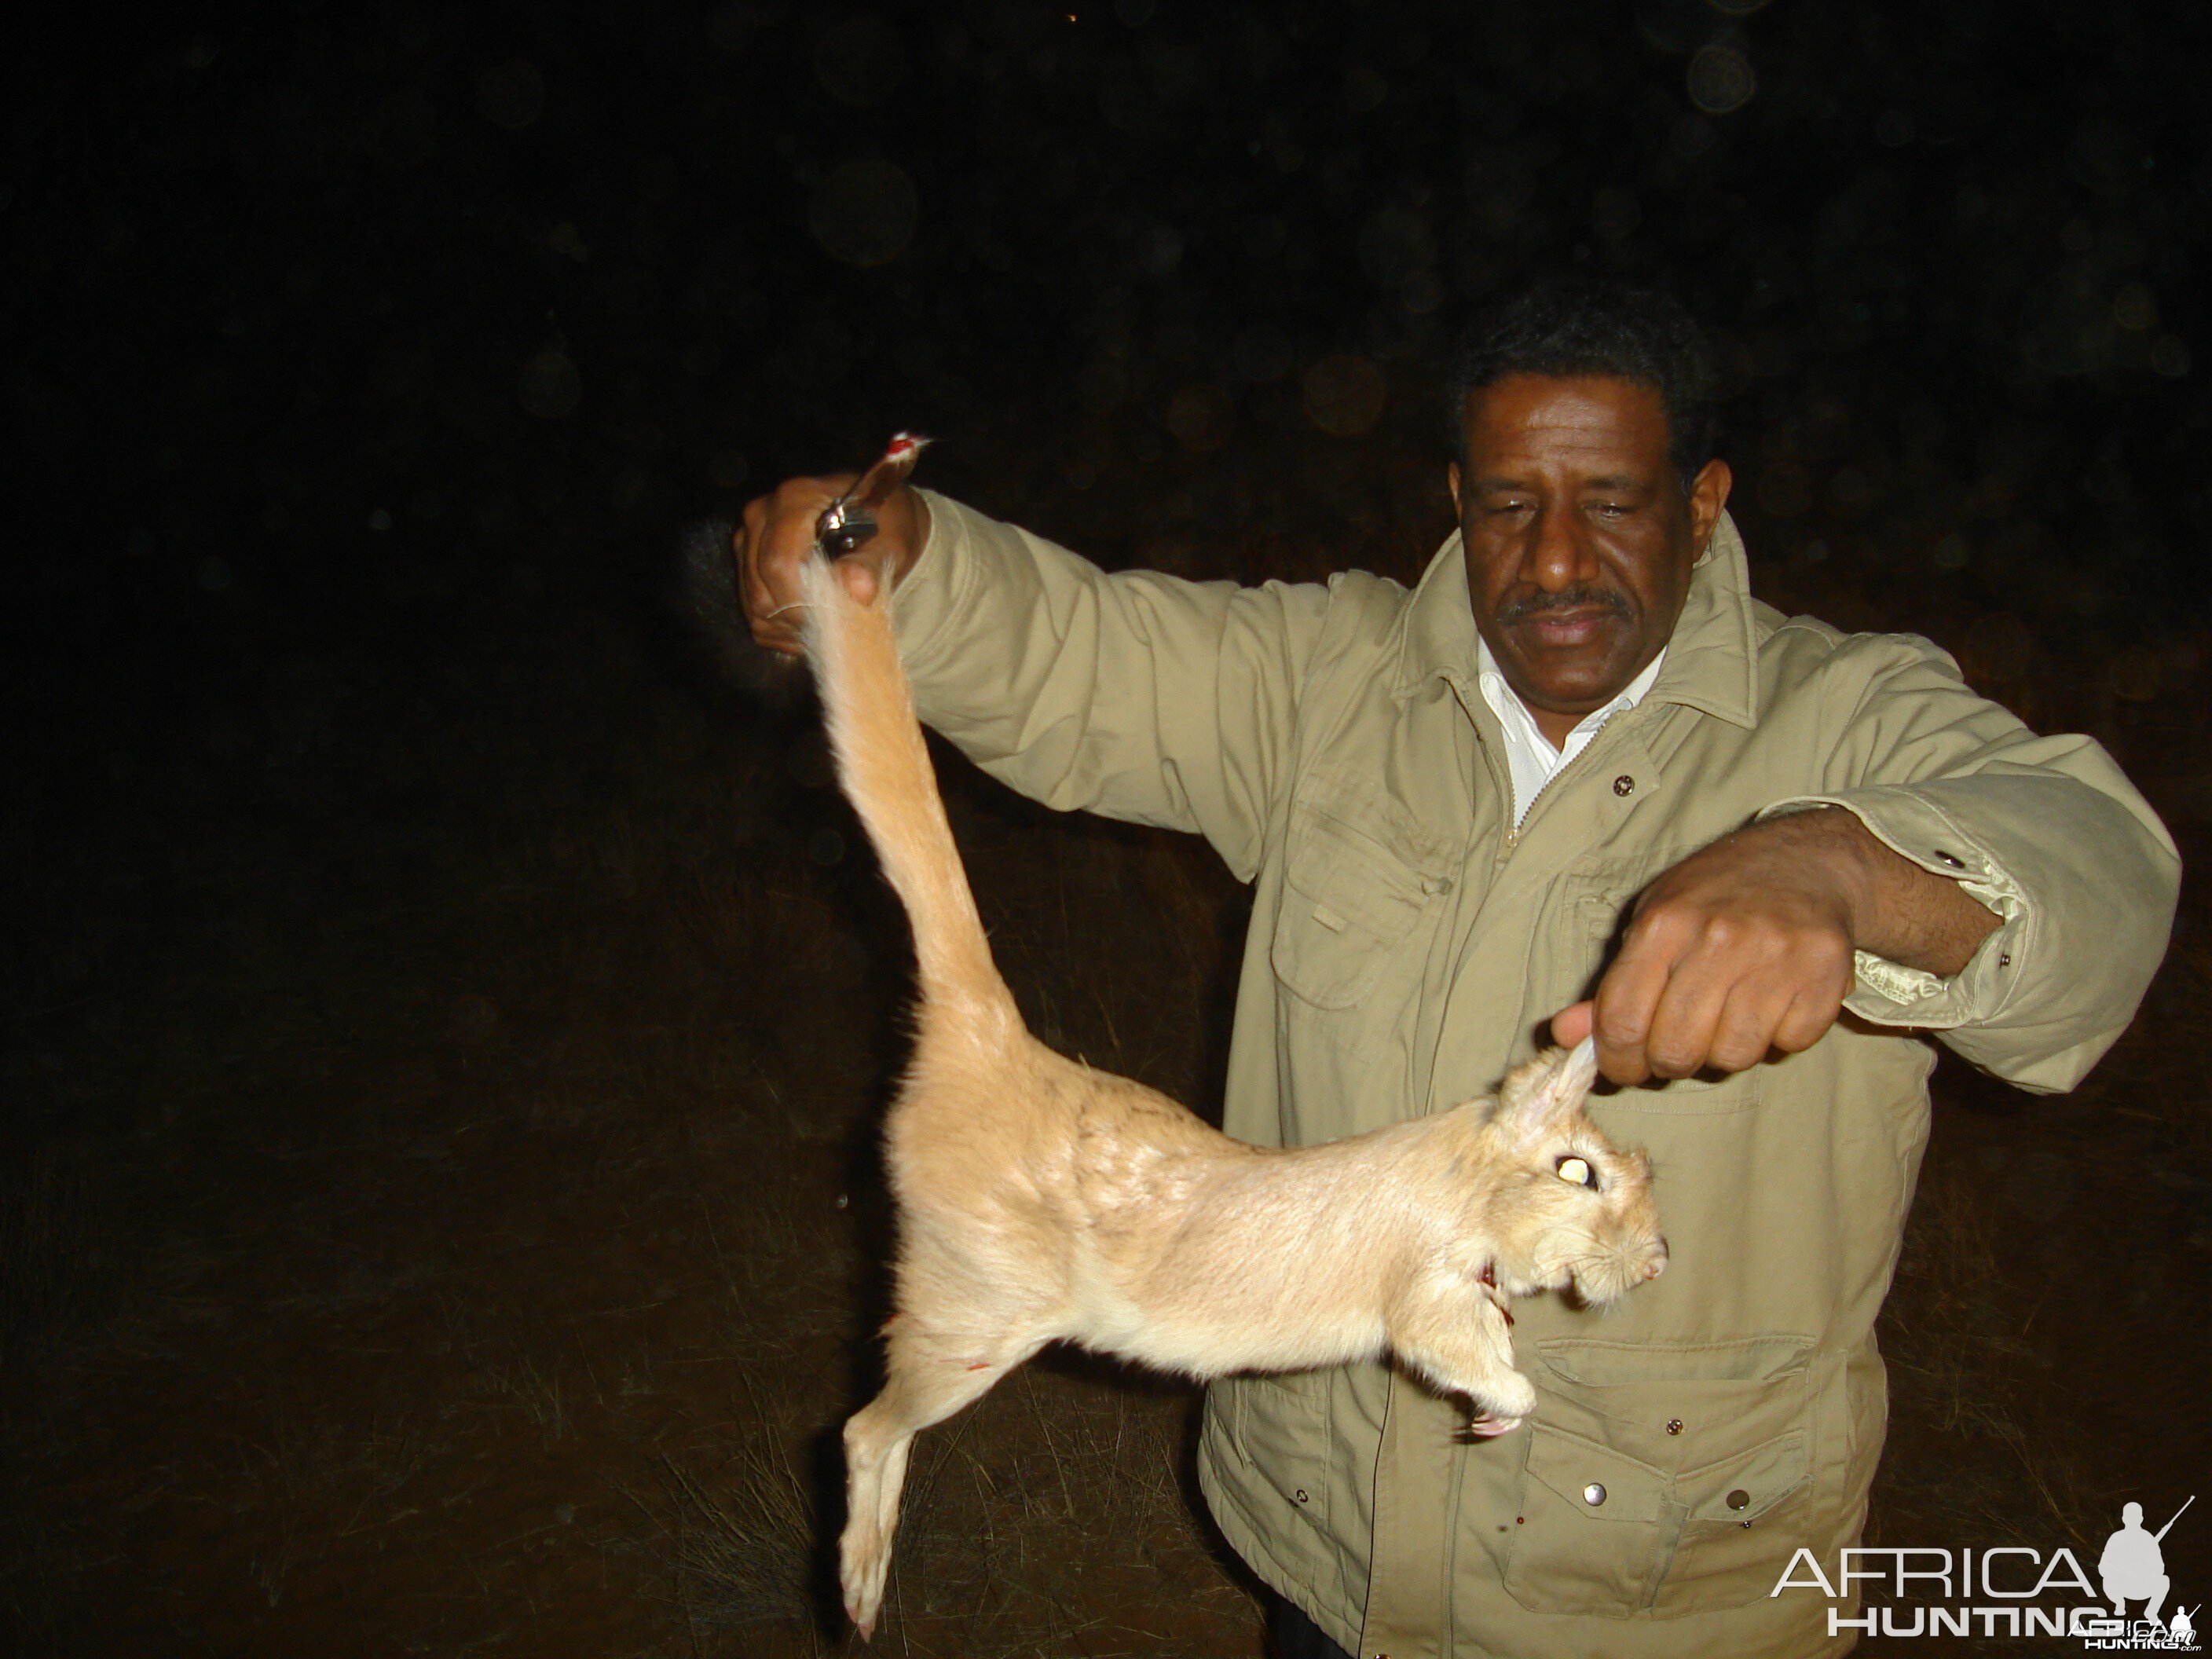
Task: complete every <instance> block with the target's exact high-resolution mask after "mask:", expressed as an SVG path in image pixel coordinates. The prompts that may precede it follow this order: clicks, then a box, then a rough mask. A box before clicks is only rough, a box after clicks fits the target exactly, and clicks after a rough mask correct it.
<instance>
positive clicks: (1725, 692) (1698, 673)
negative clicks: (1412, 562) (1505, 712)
mask: <svg viewBox="0 0 2212 1659" xmlns="http://www.w3.org/2000/svg"><path fill="white" fill-rule="evenodd" d="M1403 614H1404V619H1403V621H1402V622H1401V624H1400V626H1401V629H1402V640H1401V645H1400V647H1399V653H1398V684H1397V687H1396V690H1397V694H1398V696H1401V697H1406V696H1412V695H1413V693H1414V692H1415V691H1417V690H1419V689H1420V688H1421V687H1422V686H1423V685H1425V684H1427V683H1428V682H1429V681H1430V680H1431V679H1438V678H1441V679H1443V680H1444V681H1446V682H1447V683H1449V684H1450V685H1451V686H1453V688H1454V689H1455V690H1457V691H1458V692H1459V693H1460V695H1461V696H1462V699H1467V698H1473V697H1477V696H1480V691H1479V690H1477V688H1476V685H1475V642H1476V640H1477V638H1478V635H1476V633H1475V631H1474V606H1473V605H1471V604H1469V603H1468V593H1467V562H1466V560H1465V558H1464V556H1462V553H1461V550H1460V539H1459V532H1457V531H1456V530H1455V531H1454V532H1452V533H1451V535H1450V536H1449V538H1447V539H1446V540H1445V542H1444V544H1443V547H1442V548H1441V549H1439V550H1438V551H1437V556H1436V557H1435V558H1433V559H1431V560H1430V561H1429V568H1428V569H1427V570H1426V571H1425V572H1424V573H1423V574H1422V576H1421V580H1420V583H1419V586H1416V587H1415V588H1414V589H1413V598H1412V599H1408V600H1407V603H1406V609H1405V611H1404V613H1403ZM1644 701H1645V702H1675V703H1680V704H1682V705H1683V706H1685V707H1686V708H1696V709H1699V710H1702V711H1703V712H1704V713H1705V714H1713V715H1717V716H1718V717H1719V718H1720V719H1722V720H1728V721H1729V722H1730V723H1732V724H1734V725H1736V726H1745V727H1751V726H1757V725H1758V724H1759V650H1758V633H1757V630H1756V629H1755V627H1754V625H1753V615H1752V608H1751V574H1750V572H1749V571H1748V570H1747V568H1745V565H1744V556H1743V538H1742V537H1741V535H1739V534H1737V532H1736V527H1735V520H1733V519H1731V518H1730V517H1729V515H1728V514H1727V513H1722V514H1721V521H1720V523H1719V524H1717V525H1716V526H1714V527H1713V536H1712V540H1711V542H1709V543H1707V544H1706V546H1705V553H1704V555H1703V556H1702V557H1700V558H1699V560H1698V562H1697V565H1696V567H1695V568H1693V569H1692V572H1691V574H1690V592H1689V593H1688V595H1687V597H1686V598H1685V599H1684V600H1683V602H1682V614H1681V615H1680V617H1677V618H1676V619H1675V623H1674V635H1673V637H1672V638H1671V639H1669V641H1668V645H1667V661H1666V664H1665V665H1664V666H1663V667H1662V668H1661V669H1660V671H1659V678H1658V681H1657V683H1656V684H1654V685H1653V686H1652V688H1651V690H1650V694H1649V695H1648V696H1646V697H1645V699H1644Z"/></svg>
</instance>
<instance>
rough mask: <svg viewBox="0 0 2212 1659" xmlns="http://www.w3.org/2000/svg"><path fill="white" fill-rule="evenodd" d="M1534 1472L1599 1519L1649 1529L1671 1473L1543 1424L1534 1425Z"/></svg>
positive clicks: (1534, 1476)
mask: <svg viewBox="0 0 2212 1659" xmlns="http://www.w3.org/2000/svg"><path fill="white" fill-rule="evenodd" d="M1528 1474H1529V1478H1530V1479H1532V1480H1539V1481H1541V1482H1542V1483H1543V1484H1544V1485H1545V1486H1547V1487H1549V1488H1550V1489H1551V1491H1552V1492H1553V1493H1555V1494H1556V1495H1557V1496H1558V1497H1559V1498H1560V1499H1561V1500H1562V1501H1563V1502H1565V1503H1566V1504H1571V1506H1572V1507H1573V1509H1574V1510H1576V1511H1577V1512H1579V1513H1581V1514H1583V1515H1586V1516H1589V1518H1590V1519H1591V1520H1593V1521H1631V1522H1643V1523H1645V1524H1647V1525H1648V1524H1650V1522H1655V1521H1656V1520H1658V1519H1659V1505H1660V1502H1661V1500H1662V1498H1663V1497H1664V1496H1665V1494H1666V1490H1667V1477H1666V1475H1665V1474H1662V1472H1661V1471H1660V1470H1658V1469H1656V1468H1653V1467H1652V1466H1651V1465H1650V1464H1649V1463H1644V1462H1638V1461H1637V1460H1636V1459H1635V1458H1633V1457H1629V1456H1627V1455H1624V1454H1622V1453H1620V1452H1617V1451H1614V1450H1613V1449H1612V1448H1611V1447H1609V1446H1602V1445H1600V1444H1599V1443H1597V1442H1596V1441H1595V1440H1585V1439H1584V1438H1583V1437H1582V1436H1580V1435H1578V1434H1570V1433H1568V1432H1567V1431H1565V1429H1555V1428H1549V1427H1547V1426H1546V1425H1543V1424H1541V1423H1537V1424H1532V1425H1530V1430H1529V1439H1528Z"/></svg>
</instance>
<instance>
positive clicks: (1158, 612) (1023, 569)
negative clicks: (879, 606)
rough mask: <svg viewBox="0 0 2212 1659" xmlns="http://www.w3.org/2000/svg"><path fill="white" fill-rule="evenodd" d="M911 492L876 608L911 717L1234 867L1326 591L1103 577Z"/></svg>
mask: <svg viewBox="0 0 2212 1659" xmlns="http://www.w3.org/2000/svg"><path fill="white" fill-rule="evenodd" d="M927 500H928V503H929V508H930V520H931V530H930V539H929V543H928V545H927V547H926V548H925V549H924V550H923V552H922V556H921V558H920V559H919V560H917V561H916V562H915V566H914V568H913V569H912V571H911V572H910V573H909V574H908V576H907V579H906V580H904V581H903V582H902V583H901V584H900V586H899V588H898V590H897V592H896V594H895V595H894V596H893V599H892V606H891V612H892V617H893V621H894V623H895V624H896V628H897V629H898V635H899V647H900V652H901V654H902V657H903V659H904V660H905V663H906V667H907V673H908V678H909V679H910V680H911V681H912V682H913V684H914V690H915V706H916V708H917V709H918V711H919V712H920V714H921V717H922V719H923V720H925V721H926V722H927V723H928V724H929V725H930V726H933V727H935V728H936V729H937V730H938V731H939V732H942V733H944V735H945V737H946V738H950V739H951V741H952V742H953V743H954V744H956V745H957V746H958V748H959V749H960V750H962V752H963V753H964V754H966V755H967V756H968V757H969V758H970V759H972V760H974V761H975V763H977V764H978V765H979V766H981V768H982V769H984V770H985V771H987V772H988V773H990V774H991V775H993V776H994V777H996V778H998V779H999V780H1000V781H1002V782H1005V783H1006V784H1008V785H1010V786H1011V787H1013V788H1014V789H1017V790H1018V791H1019V792H1020V793H1023V794H1024V795H1027V796H1029V797H1030V798H1031V799H1035V800H1038V801H1042V802H1043V803H1044V804H1045V805H1048V806H1052V807H1055V808H1058V809H1060V810H1061V811H1072V810H1075V809H1078V808H1080V809H1083V810H1085V811H1094V812H1100V813H1103V814H1104V815H1106V816H1107V817H1117V818H1123V819H1127V820H1129V821H1131V822H1133V823H1152V824H1160V825H1164V826H1166V827H1169V828H1172V829H1187V830H1194V831H1197V832H1199V833H1200V834H1202V835H1204V836H1206V838H1207V839H1208V840H1209V841H1210V842H1212V844H1213V846H1214V847H1215V848H1216V849H1217V850H1218V852H1219V853H1220V854H1221V855H1222V857H1223V859H1224V860H1226V861H1227V863H1228V865H1229V866H1230V868H1231V870H1233V871H1234V872H1236V873H1237V876H1238V878H1240V879H1245V880H1249V878H1251V876H1252V874H1253V872H1255V870H1256V869H1257V868H1258V866H1259V863H1260V857H1261V848H1262V845H1263V842H1264V840H1265V836H1266V829H1267V813H1268V805H1269V803H1270V802H1271V801H1272V800H1273V799H1274V797H1275V795H1276V793H1277V791H1278V790H1279V788H1280V787H1282V786H1283V784H1284V781H1285V776H1286V772H1287V768H1288V766H1289V763H1290V757H1291V732H1292V724H1291V723H1292V720H1293V718H1294V714H1295V709H1296V703H1297V686H1298V683H1299V680H1300V678H1301V677H1302V675H1303V673H1304V665H1305V664H1306V662H1307V661H1308V660H1309V659H1310V656H1311V653H1312V649H1313V645H1314V642H1315V641H1316V639H1317V638H1318V636H1319V634H1320V631H1321V628H1322V621H1323V618H1324V616H1325V614H1326V612H1327V610H1328V599H1329V591H1328V589H1327V588H1326V587H1322V586H1312V585H1291V584H1287V583H1282V582H1270V583H1267V584H1266V585H1265V586H1260V587H1251V588H1247V587H1239V586H1236V585H1235V584H1234V583H1230V582H1192V581H1185V580H1180V579H1178V578H1176V577H1172V576H1164V575H1161V574H1157V573H1154V572H1151V571H1130V572H1126V573H1121V574H1112V575H1109V574H1107V573H1105V572H1104V571H1102V570H1100V569H1099V568H1097V566H1096V565H1093V564H1091V562H1088V561H1087V560H1085V559H1083V558H1080V557H1079V556H1077V555H1075V554H1073V553H1071V552H1069V551H1068V550H1066V548H1063V547H1060V546H1057V545H1055V544H1053V543H1051V542H1048V541H1047V540H1045V539H1044V538H1042V537H1038V536H1034V535H1031V534H1030V532H1027V531H1024V530H1020V529H1018V528H1016V527H1015V526H1012V525H1006V524H1001V523H1000V522H999V521H997V520H994V519H991V518H988V517H987V516H986V515H984V514H982V513H977V512H975V510H973V509H972V508H969V507H963V506H962V505H960V503H958V502H957V501H951V500H949V499H947V498H946V497H945V496H942V495H935V494H930V495H928V496H927Z"/></svg>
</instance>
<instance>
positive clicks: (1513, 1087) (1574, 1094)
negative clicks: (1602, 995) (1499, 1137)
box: [1498, 1037, 1597, 1141]
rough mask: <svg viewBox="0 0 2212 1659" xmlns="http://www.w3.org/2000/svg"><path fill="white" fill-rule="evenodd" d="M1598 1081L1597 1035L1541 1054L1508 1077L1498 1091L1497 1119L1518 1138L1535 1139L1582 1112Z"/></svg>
mask: <svg viewBox="0 0 2212 1659" xmlns="http://www.w3.org/2000/svg"><path fill="white" fill-rule="evenodd" d="M1596 1081H1597V1042H1596V1041H1595V1039H1594V1038H1591V1037H1584V1038H1583V1040H1582V1041H1581V1042H1577V1044H1575V1046H1574V1047H1573V1048H1553V1049H1552V1050H1550V1051H1549V1052H1547V1053H1545V1054H1539V1055H1538V1056H1537V1057H1536V1058H1535V1059H1534V1060H1530V1061H1529V1062H1528V1064H1527V1065H1526V1066H1522V1067H1520V1068H1519V1069H1518V1070H1517V1071H1516V1072H1515V1073H1513V1075H1512V1076H1510V1077H1509V1078H1507V1079H1505V1086H1504V1088H1503V1089H1502V1090H1500V1091H1498V1121H1499V1122H1500V1123H1501V1124H1502V1125H1503V1126H1504V1127H1505V1128H1506V1129H1507V1130H1508V1131H1510V1133H1512V1135H1513V1136H1514V1138H1515V1139H1519V1140H1524V1141H1526V1140H1534V1139H1538V1138H1540V1137H1541V1136H1542V1135H1544V1134H1545V1133H1547V1132H1548V1131H1550V1130H1551V1129H1552V1128H1553V1127H1556V1126H1557V1125H1558V1124H1559V1123H1560V1122H1562V1121H1565V1119H1567V1118H1569V1117H1571V1116H1573V1115H1575V1114H1576V1113H1577V1112H1578V1111H1580V1110H1581V1109H1582V1106H1583V1101H1584V1100H1586V1099H1588V1098H1589V1091H1590V1085H1592V1084H1594V1083H1595V1082H1596Z"/></svg>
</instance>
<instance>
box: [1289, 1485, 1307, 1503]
mask: <svg viewBox="0 0 2212 1659" xmlns="http://www.w3.org/2000/svg"><path fill="white" fill-rule="evenodd" d="M1291 1497H1293V1498H1297V1500H1298V1502H1299V1503H1301V1504H1303V1503H1304V1502H1305V1501H1306V1489H1305V1488H1304V1486H1300V1487H1299V1488H1298V1489H1297V1491H1296V1492H1292V1493H1291Z"/></svg>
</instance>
